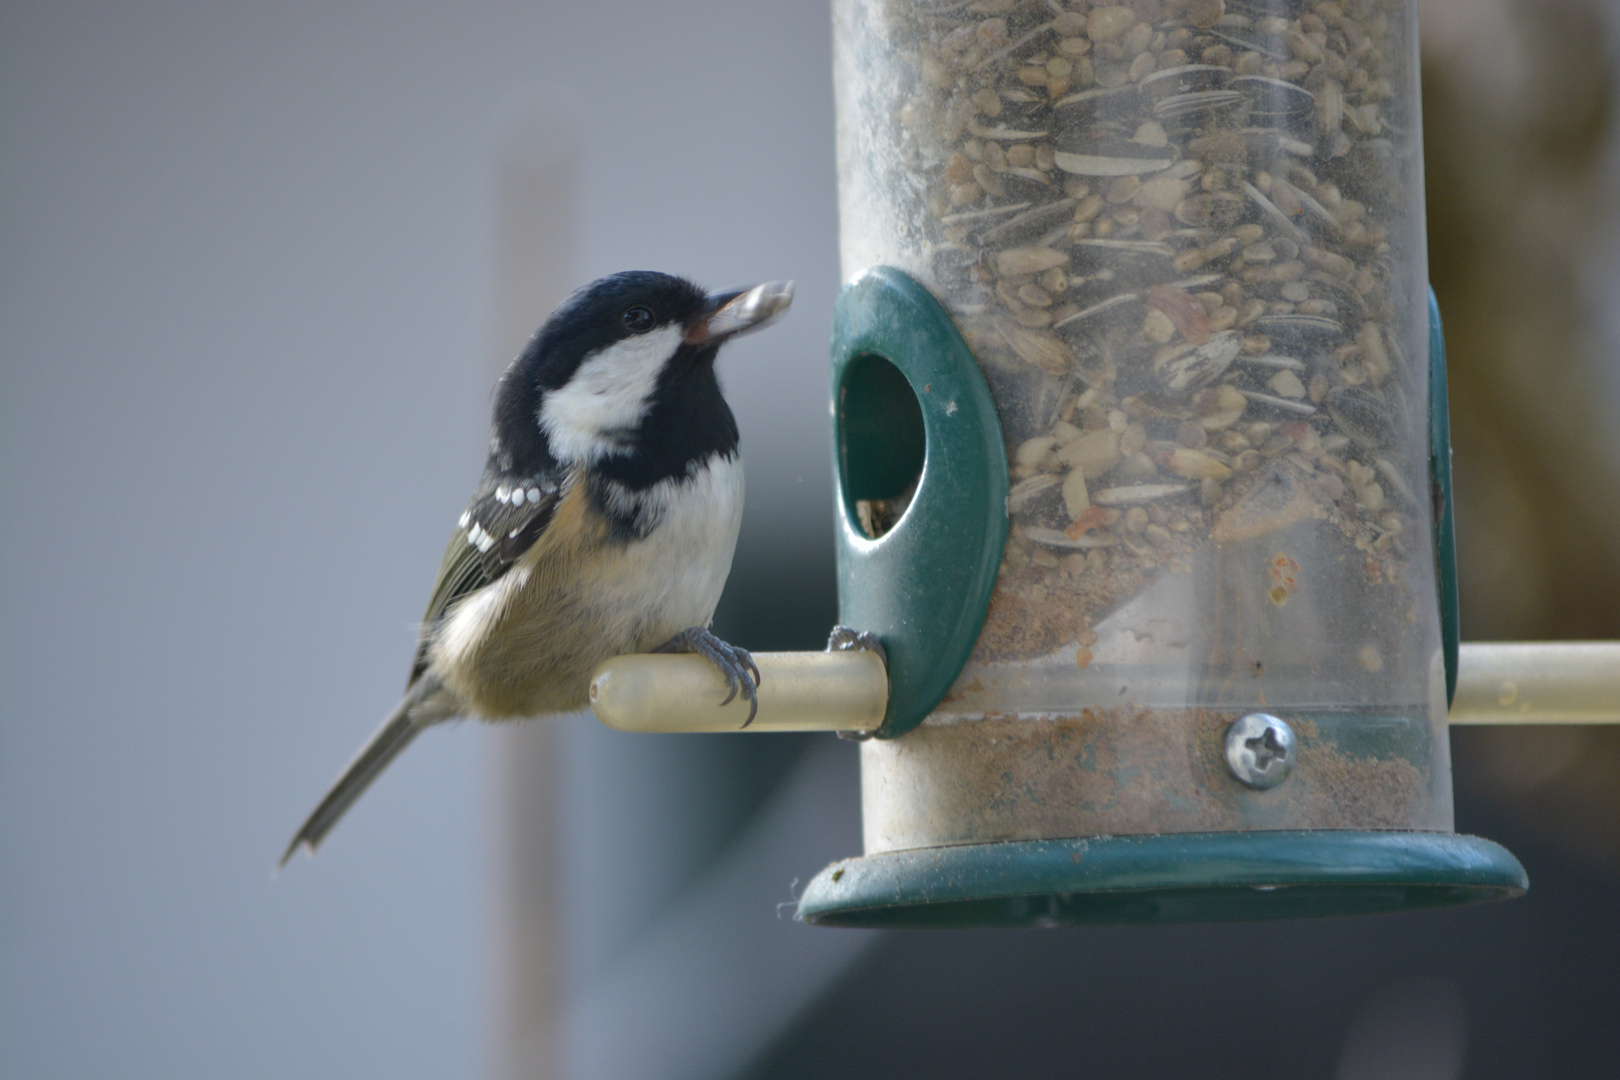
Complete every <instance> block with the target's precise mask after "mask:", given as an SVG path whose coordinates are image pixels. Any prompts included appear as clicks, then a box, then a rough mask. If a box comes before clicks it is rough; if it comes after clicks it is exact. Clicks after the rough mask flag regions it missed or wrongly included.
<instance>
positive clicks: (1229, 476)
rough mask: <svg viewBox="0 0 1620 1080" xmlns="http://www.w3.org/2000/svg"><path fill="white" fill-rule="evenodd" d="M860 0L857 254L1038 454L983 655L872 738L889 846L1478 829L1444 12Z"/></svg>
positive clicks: (872, 774) (841, 49)
mask: <svg viewBox="0 0 1620 1080" xmlns="http://www.w3.org/2000/svg"><path fill="white" fill-rule="evenodd" d="M833 9H834V37H835V74H836V93H837V121H838V171H839V200H840V201H839V207H840V215H841V243H842V262H843V273H844V275H845V278H846V280H847V279H849V278H851V277H853V276H854V275H856V274H857V273H859V272H860V271H861V270H863V269H865V268H867V267H870V266H875V265H889V266H894V267H897V268H899V269H901V270H903V271H905V272H906V273H908V274H910V275H911V276H912V277H914V278H915V279H916V280H917V281H919V282H920V283H921V284H923V285H924V286H925V287H926V288H927V289H929V290H930V291H931V292H932V293H933V294H934V295H935V296H936V297H937V298H938V299H939V300H940V301H941V302H942V303H943V304H944V305H945V307H946V308H947V310H948V311H949V312H950V313H951V315H952V316H953V318H954V319H955V320H956V322H957V325H958V327H959V328H960V330H961V332H962V334H963V336H964V337H965V338H966V339H967V341H968V343H969V345H970V346H971V348H972V349H973V352H974V354H975V356H976V358H977V360H978V362H979V365H980V367H981V368H982V370H983V372H984V375H985V378H986V380H987V382H988V384H989V387H990V390H991V394H992V396H993V398H994V400H995V402H996V407H997V412H998V415H999V418H1000V422H1001V425H1002V429H1003V433H1004V435H1005V439H1006V449H1007V456H1008V461H1009V465H1010V468H1011V476H1012V493H1011V496H1010V498H1009V499H1008V511H1009V515H1010V519H1011V532H1010V535H1009V537H1008V541H1007V547H1006V556H1005V561H1004V562H1003V564H1002V566H1001V569H1000V574H999V578H998V581H997V585H996V590H995V594H994V598H993V600H992V602H991V605H990V610H989V615H988V618H987V620H986V623H985V626H984V629H983V632H982V634H981V635H980V637H979V640H978V644H977V646H976V649H975V651H974V654H973V656H972V658H971V660H970V661H969V663H968V665H967V667H966V669H965V670H964V671H963V673H962V675H961V677H960V679H959V680H958V681H957V683H956V685H955V687H954V688H953V690H952V691H951V693H950V694H949V695H948V696H947V698H946V699H945V701H944V702H943V703H942V704H941V705H940V706H939V708H938V709H937V710H936V711H935V713H934V714H933V715H932V716H930V718H929V719H928V720H927V721H926V722H925V723H924V724H923V725H922V726H921V727H920V728H918V729H916V730H915V731H912V732H910V733H909V734H907V735H905V736H903V737H901V738H898V739H894V740H873V741H871V742H868V743H867V744H866V745H865V747H864V749H863V754H864V757H863V776H864V779H863V784H864V799H865V812H866V813H865V816H866V846H867V851H868V853H874V852H880V851H887V850H896V849H903V848H914V847H921V846H933V845H939V844H952V843H971V842H984V841H993V840H1008V839H1030V838H1047V837H1065V836H1086V835H1103V834H1114V835H1127V834H1140V833H1164V832H1201V831H1216V830H1234V829H1272V828H1287V829H1300V828H1315V829H1326V828H1342V829H1418V830H1449V829H1450V828H1451V825H1452V819H1451V781H1450V762H1449V754H1448V749H1447V742H1446V715H1445V711H1446V702H1445V689H1444V675H1443V669H1442V662H1441V651H1440V633H1439V615H1438V607H1437V602H1436V593H1435V566H1434V554H1433V547H1432V541H1431V510H1430V497H1429V492H1430V480H1429V457H1428V426H1427V425H1428V401H1427V386H1428V344H1427V342H1428V324H1427V265H1426V254H1425V249H1424V219H1423V171H1422V161H1423V159H1422V140H1421V129H1420V124H1419V113H1418V66H1417V40H1416V25H1415V11H1414V5H1413V4H1411V3H1402V2H1398V0H1395V2H1382V0H1340V2H1338V3H1313V2H1308V0H1307V2H1303V3H1292V2H1282V0H1277V2H1269V3H1268V2H1238V0H1225V2H1224V3H1223V2H1222V0H1148V2H1140V3H1135V4H1092V3H1087V2H1084V0H1078V2H1072V3H1069V4H1067V5H1064V4H1060V3H1056V2H1047V0H1016V2H1013V0H978V2H973V3H962V2H956V0H835V2H834V5H833ZM904 508H905V507H904V502H903V500H894V501H893V505H884V506H872V507H863V512H862V522H863V525H865V526H866V527H868V528H869V530H870V531H874V532H876V531H880V530H881V529H882V528H883V523H884V522H885V521H893V520H895V519H896V518H897V516H898V515H899V514H902V513H903V512H904ZM1251 712H1263V713H1267V714H1271V715H1274V716H1277V717H1279V718H1281V719H1282V720H1283V721H1284V722H1286V724H1288V725H1289V727H1290V728H1291V730H1292V732H1293V734H1294V736H1295V738H1296V740H1297V747H1298V752H1297V762H1296V763H1295V764H1294V766H1293V769H1292V772H1291V774H1290V775H1289V777H1288V779H1287V780H1286V781H1285V782H1284V783H1282V784H1280V785H1277V786H1275V787H1272V788H1269V789H1266V790H1259V789H1257V788H1251V787H1249V786H1246V785H1245V784H1244V783H1242V782H1241V781H1240V780H1239V779H1237V777H1236V776H1235V775H1234V773H1233V770H1232V769H1231V768H1229V766H1228V764H1227V762H1226V759H1225V757H1224V756H1223V750H1222V742H1223V737H1224V733H1225V732H1226V731H1227V729H1228V728H1229V727H1230V726H1231V725H1232V724H1233V722H1234V721H1236V720H1237V719H1238V718H1240V717H1242V716H1244V715H1245V714H1247V713H1251Z"/></svg>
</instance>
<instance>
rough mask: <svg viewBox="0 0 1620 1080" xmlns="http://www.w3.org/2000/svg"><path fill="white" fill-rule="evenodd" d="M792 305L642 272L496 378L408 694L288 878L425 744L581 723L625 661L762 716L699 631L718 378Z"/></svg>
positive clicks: (783, 287)
mask: <svg viewBox="0 0 1620 1080" xmlns="http://www.w3.org/2000/svg"><path fill="white" fill-rule="evenodd" d="M792 298H793V286H792V283H782V282H772V283H769V284H765V285H756V286H754V287H753V288H750V289H742V290H736V291H730V292H721V293H714V294H710V295H705V294H704V292H703V290H701V289H699V288H698V287H697V286H696V285H693V284H692V283H691V282H689V281H685V280H683V279H681V278H678V277H671V276H670V275H668V274H658V273H652V272H650V271H634V272H629V273H623V274H614V275H613V276H611V277H606V278H603V279H601V280H600V281H596V282H593V283H592V284H590V285H587V286H585V287H584V288H582V289H580V290H579V291H578V292H576V293H574V294H573V295H572V296H570V297H569V298H568V299H567V300H565V301H564V302H563V304H562V306H560V307H559V308H558V309H557V310H556V311H555V312H554V313H553V314H552V315H551V317H550V318H549V319H547V320H546V323H545V325H544V326H542V327H541V328H540V330H539V331H538V332H537V333H536V334H535V335H534V337H533V338H532V339H531V340H530V341H529V343H528V345H527V346H526V347H525V348H524V350H523V352H522V353H521V354H519V356H518V358H517V359H516V360H514V361H513V362H512V365H511V366H510V367H509V368H508V369H507V370H506V373H505V374H504V375H503V376H501V381H500V385H499V386H498V388H497V390H496V395H495V416H494V425H493V428H494V430H493V432H492V434H491V437H490V443H489V460H488V462H487V464H485V466H484V475H483V478H482V479H481V480H480V481H479V484H478V487H477V489H476V490H475V491H474V492H473V496H472V501H471V502H470V503H469V504H468V506H467V509H466V511H465V512H464V513H463V514H462V515H461V519H460V520H459V521H458V522H457V523H456V530H455V533H454V534H453V535H452V536H451V538H450V544H449V546H448V547H447V548H446V549H445V552H444V560H443V562H442V563H441V564H440V566H439V576H438V580H437V581H436V582H435V583H434V586H433V595H432V598H431V599H430V600H429V601H428V607H427V614H426V615H425V616H424V617H423V620H422V630H421V637H420V639H419V642H418V644H417V648H416V657H415V660H414V662H413V663H412V665H411V673H410V678H409V680H408V681H407V683H406V691H405V697H404V699H403V700H401V701H400V703H399V705H398V706H396V707H395V709H394V711H393V713H391V714H390V715H389V717H388V719H387V720H385V721H384V722H383V724H382V726H381V727H380V728H378V729H377V731H376V733H375V734H373V735H372V737H371V739H370V740H369V741H368V742H367V743H366V745H365V746H364V747H362V748H361V750H360V752H359V754H358V755H356V757H355V759H354V761H352V762H351V763H350V764H349V767H348V768H347V769H346V770H344V772H343V774H342V776H340V777H339V778H338V781H337V783H336V784H334V785H333V786H332V789H331V790H330V791H329V792H327V794H326V797H325V798H323V799H322V800H321V802H320V805H319V806H317V807H316V808H315V810H314V812H313V813H311V814H310V816H309V818H308V819H307V820H306V821H305V822H304V824H303V825H302V826H301V827H300V828H299V830H298V832H297V834H296V835H295V836H294V837H293V839H292V842H291V843H290V844H288V845H287V850H286V853H285V854H283V855H282V857H281V865H283V866H285V865H286V863H287V860H288V859H290V858H291V857H292V854H293V852H295V851H297V850H298V848H299V847H300V846H303V847H307V848H308V849H309V850H310V851H311V852H313V851H314V850H315V848H316V847H317V846H319V844H320V843H321V840H322V839H323V838H325V836H326V834H327V833H328V832H330V831H331V829H332V827H333V826H334V825H336V824H337V822H338V819H340V818H341V817H342V816H343V813H344V811H346V810H347V809H348V808H349V806H350V805H352V804H353V802H354V801H355V799H357V798H359V796H360V794H361V793H362V792H363V791H365V789H366V787H367V786H368V785H370V783H371V782H372V781H373V780H374V779H376V777H377V775H378V774H379V773H381V772H382V770H383V769H384V768H385V767H386V766H387V765H388V763H389V762H390V761H392V760H393V759H394V758H395V757H396V756H397V755H398V754H399V752H400V751H401V750H403V749H405V747H406V746H407V745H408V744H409V743H410V741H411V740H412V739H414V738H415V737H416V735H417V734H418V733H419V732H421V731H422V730H423V729H424V728H427V727H429V726H431V725H433V724H436V723H438V722H440V721H442V720H448V719H451V718H453V717H459V716H478V717H482V718H484V719H487V720H506V719H516V718H519V717H531V716H537V715H543V714H548V713H561V712H570V711H574V710H577V709H583V708H584V707H585V705H586V695H587V690H588V685H589V681H590V676H591V673H592V672H593V671H594V670H595V669H596V667H597V665H599V664H601V663H602V662H603V661H604V660H607V659H608V658H609V657H612V656H617V655H620V654H622V653H634V652H649V651H666V652H695V653H699V654H701V655H703V656H705V657H707V658H708V659H709V660H710V661H711V662H713V663H714V664H715V665H716V666H717V667H718V668H719V669H720V671H721V673H722V674H724V675H725V677H726V681H727V685H728V686H729V688H730V691H731V693H730V696H728V697H727V698H726V701H728V702H729V701H731V700H733V699H734V698H735V697H736V696H737V695H738V694H739V693H740V694H741V695H742V697H743V698H744V699H746V700H747V701H748V703H749V715H748V719H749V720H752V719H753V716H754V710H755V708H757V700H756V697H755V687H756V685H757V683H758V680H759V669H758V668H757V667H755V666H754V663H753V659H752V658H751V657H750V656H749V655H748V653H747V652H746V651H745V650H743V649H739V648H736V647H734V646H731V645H728V644H726V643H725V642H723V641H721V640H720V639H719V638H717V637H715V636H714V635H713V634H711V633H710V632H709V631H708V630H707V629H706V628H707V626H708V623H709V620H710V619H711V618H712V617H713V615H714V608H715V604H716V603H717V602H718V601H719V599H720V590H721V588H722V587H723V586H724V585H725V582H726V576H727V574H729V573H730V572H731V556H732V551H733V549H734V548H735V546H736V543H737V529H738V526H739V524H740V523H741V520H742V502H743V473H742V462H741V459H740V458H739V456H738V452H737V422H736V420H735V419H734V418H733V417H732V414H731V409H730V408H729V407H728V406H727V405H726V401H725V398H723V397H722V396H721V394H720V384H719V382H718V381H717V380H716V378H715V372H714V363H715V357H716V354H717V353H718V352H719V349H720V346H721V344H722V343H724V342H725V341H726V340H728V339H729V338H732V337H735V336H737V335H738V334H742V333H745V332H747V331H750V330H757V329H759V328H760V327H763V326H765V325H766V324H768V323H770V322H771V321H773V320H774V319H775V318H776V317H778V316H779V315H781V314H782V313H783V312H784V311H786V310H787V307H788V305H789V304H790V303H791V302H792ZM743 726H747V725H746V724H744V725H743Z"/></svg>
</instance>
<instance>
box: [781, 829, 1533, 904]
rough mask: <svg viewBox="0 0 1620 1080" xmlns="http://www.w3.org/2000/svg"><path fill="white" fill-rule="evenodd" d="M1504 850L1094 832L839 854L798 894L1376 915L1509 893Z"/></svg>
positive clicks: (1382, 838)
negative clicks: (1069, 837)
mask: <svg viewBox="0 0 1620 1080" xmlns="http://www.w3.org/2000/svg"><path fill="white" fill-rule="evenodd" d="M1529 884H1530V883H1529V881H1528V880H1527V879H1526V877H1525V873H1524V867H1522V866H1520V865H1519V862H1518V860H1517V859H1515V858H1514V857H1513V856H1512V854H1511V853H1509V852H1508V851H1507V850H1506V849H1505V848H1503V847H1501V846H1499V845H1497V844H1493V843H1491V842H1490V841H1489V840H1482V839H1480V838H1479V837H1477V836H1456V835H1454V834H1452V833H1424V832H1349V831H1346V832H1338V831H1322V832H1309V831H1299V832H1234V833H1185V834H1177V835H1161V836H1095V837H1090V838H1086V839H1073V840H1023V841H1010V842H1007V843H1001V844H964V845H959V846H955V847H939V848H920V849H918V850H915V851H891V852H886V853H884V854H881V855H867V856H864V857H862V858H858V859H844V860H842V861H841V862H835V863H833V864H832V865H831V866H829V867H827V868H826V869H825V870H823V871H821V873H819V874H817V875H816V876H815V877H814V878H813V879H812V880H811V882H810V885H809V887H807V888H806V889H805V891H804V897H803V899H801V900H800V901H799V918H801V919H803V920H804V921H806V922H810V923H815V924H817V925H820V926H870V927H951V926H957V927H960V926H1082V925H1088V924H1100V923H1181V922H1219V921H1226V920H1249V919H1296V918H1304V917H1311V916H1322V915H1365V914H1373V913H1377V912H1390V911H1412V910H1417V909H1421V908H1435V907H1450V906H1454V905H1457V904H1474V903H1479V902H1481V901H1486V900H1506V899H1510V898H1512V897H1515V896H1519V895H1521V894H1523V892H1524V891H1525V889H1527V888H1528V887H1529Z"/></svg>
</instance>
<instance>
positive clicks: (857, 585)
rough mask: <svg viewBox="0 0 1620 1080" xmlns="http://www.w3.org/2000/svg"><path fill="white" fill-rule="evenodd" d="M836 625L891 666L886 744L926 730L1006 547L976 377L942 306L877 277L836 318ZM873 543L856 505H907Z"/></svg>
mask: <svg viewBox="0 0 1620 1080" xmlns="http://www.w3.org/2000/svg"><path fill="white" fill-rule="evenodd" d="M832 362H833V456H834V472H835V476H836V479H837V482H838V504H839V511H840V512H839V514H838V518H839V527H838V530H837V550H838V617H839V621H840V622H841V623H843V624H844V625H846V626H852V627H855V628H856V629H858V630H869V631H871V632H873V633H875V634H877V635H878V637H879V639H880V640H881V641H882V642H883V647H884V649H885V650H887V652H888V658H889V684H890V685H889V708H888V712H887V714H886V715H885V716H884V720H883V725H882V727H880V728H879V729H878V731H877V735H878V736H879V737H880V738H892V737H894V736H896V735H901V734H904V733H905V732H907V731H910V730H911V729H912V728H914V727H916V726H917V725H918V724H920V723H921V722H922V720H923V718H924V717H925V716H927V715H928V714H929V713H930V712H931V711H933V709H934V706H936V705H938V704H939V702H940V700H941V699H942V698H943V697H944V696H945V693H946V691H948V690H949V689H950V687H951V683H952V682H954V681H955V680H956V676H957V674H958V673H959V672H960V671H961V670H962V665H963V664H965V663H966V662H967V658H968V654H969V653H971V652H972V651H973V645H974V642H976V641H977V640H978V637H979V631H980V629H981V628H982V627H983V626H984V618H985V613H986V611H988V610H989V607H990V593H991V591H992V590H993V589H994V588H995V583H996V572H997V570H998V568H999V567H1000V565H1001V553H1002V548H1003V547H1004V546H1005V545H1006V542H1007V483H1008V481H1007V451H1006V448H1005V446H1004V444H1003V442H1002V436H1001V423H1000V421H999V420H998V419H997V418H996V409H995V404H994V403H993V402H992V401H991V400H990V389H989V387H988V386H987V385H986V384H985V381H984V375H983V374H982V373H981V372H980V371H979V366H978V364H977V363H976V362H975V360H974V359H973V353H972V352H971V351H970V350H969V349H968V346H967V342H965V341H963V340H962V335H961V334H960V333H959V332H958V331H957V329H956V324H955V323H953V322H952V321H951V317H950V315H948V314H947V313H946V311H945V309H944V308H943V307H941V306H940V304H939V302H938V301H937V300H935V299H934V298H933V297H932V296H931V295H929V293H928V292H927V290H925V289H924V288H923V287H922V286H920V285H918V284H917V283H916V282H915V281H913V280H912V279H911V278H909V277H907V276H906V275H905V274H903V273H901V272H900V271H898V270H895V269H892V268H890V267H886V266H880V267H875V268H873V269H870V270H867V271H866V272H865V273H863V274H861V275H860V276H859V277H857V278H856V279H855V280H854V281H852V282H851V283H850V284H849V285H848V286H847V287H846V288H845V289H844V291H843V293H842V294H841V295H840V296H839V297H838V303H837V305H836V306H835V307H834V309H833V332H832ZM913 483H915V484H916V491H915V494H914V495H912V497H911V500H910V503H909V505H907V506H906V507H905V510H904V513H903V514H902V515H901V516H900V517H899V520H898V521H896V522H894V524H893V525H892V526H891V527H889V528H888V530H887V531H886V532H883V533H881V535H879V536H878V537H877V538H876V539H871V538H869V537H868V536H867V534H866V530H865V529H864V528H863V526H862V524H861V519H860V513H859V510H858V507H857V503H859V502H861V501H862V500H903V498H904V496H905V494H906V493H907V491H908V490H910V488H911V485H912V484H913Z"/></svg>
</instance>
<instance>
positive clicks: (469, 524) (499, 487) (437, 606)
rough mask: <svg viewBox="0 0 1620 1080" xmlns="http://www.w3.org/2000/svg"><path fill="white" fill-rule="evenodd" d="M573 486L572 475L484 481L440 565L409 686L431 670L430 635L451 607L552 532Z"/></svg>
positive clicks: (504, 571)
mask: <svg viewBox="0 0 1620 1080" xmlns="http://www.w3.org/2000/svg"><path fill="white" fill-rule="evenodd" d="M568 487H569V480H568V478H567V477H566V476H563V475H560V474H555V473H547V474H545V475H541V476H532V477H528V478H526V479H521V480H520V479H514V478H511V477H503V478H495V477H490V476H486V477H485V479H484V481H483V482H482V483H481V484H479V485H478V490H477V491H476V492H475V493H474V494H473V498H472V502H471V503H469V504H468V506H467V510H466V512H465V513H463V514H462V515H461V520H460V521H458V522H457V523H456V531H455V533H454V534H452V535H451V537H450V543H449V544H448V545H446V546H445V549H444V558H443V560H441V561H440V563H439V576H438V579H437V580H436V581H435V582H434V583H433V596H432V597H431V598H430V599H429V600H428V606H427V613H426V614H425V615H423V616H422V639H421V641H420V642H419V643H418V645H417V648H416V658H415V660H414V661H413V662H412V664H411V677H410V679H409V681H408V682H407V683H406V685H407V687H409V686H411V685H414V684H415V683H416V680H417V679H419V678H421V677H422V672H423V671H425V670H426V669H427V647H428V642H429V640H430V635H431V634H432V631H433V628H434V626H435V625H436V624H437V623H438V622H439V620H440V619H441V618H443V617H444V615H445V613H446V612H447V611H449V610H450V605H451V604H454V603H455V602H456V601H457V600H460V599H461V598H462V597H464V596H466V595H468V594H469V593H474V592H477V591H478V590H479V589H481V588H483V587H484V586H485V585H488V584H490V583H492V582H495V581H499V580H500V579H501V577H502V576H503V575H504V574H505V573H506V572H507V571H508V570H510V569H511V568H512V564H513V563H515V562H517V560H518V559H519V558H520V557H521V556H522V555H523V553H524V552H525V551H528V550H529V548H530V547H532V546H533V545H534V542H535V541H536V540H538V539H539V538H540V536H541V535H542V534H543V533H544V532H545V531H546V526H547V525H548V524H550V523H551V516H552V514H553V513H555V512H556V509H557V503H558V502H559V501H561V499H562V497H563V495H564V494H565V493H566V492H567V490H568Z"/></svg>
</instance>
